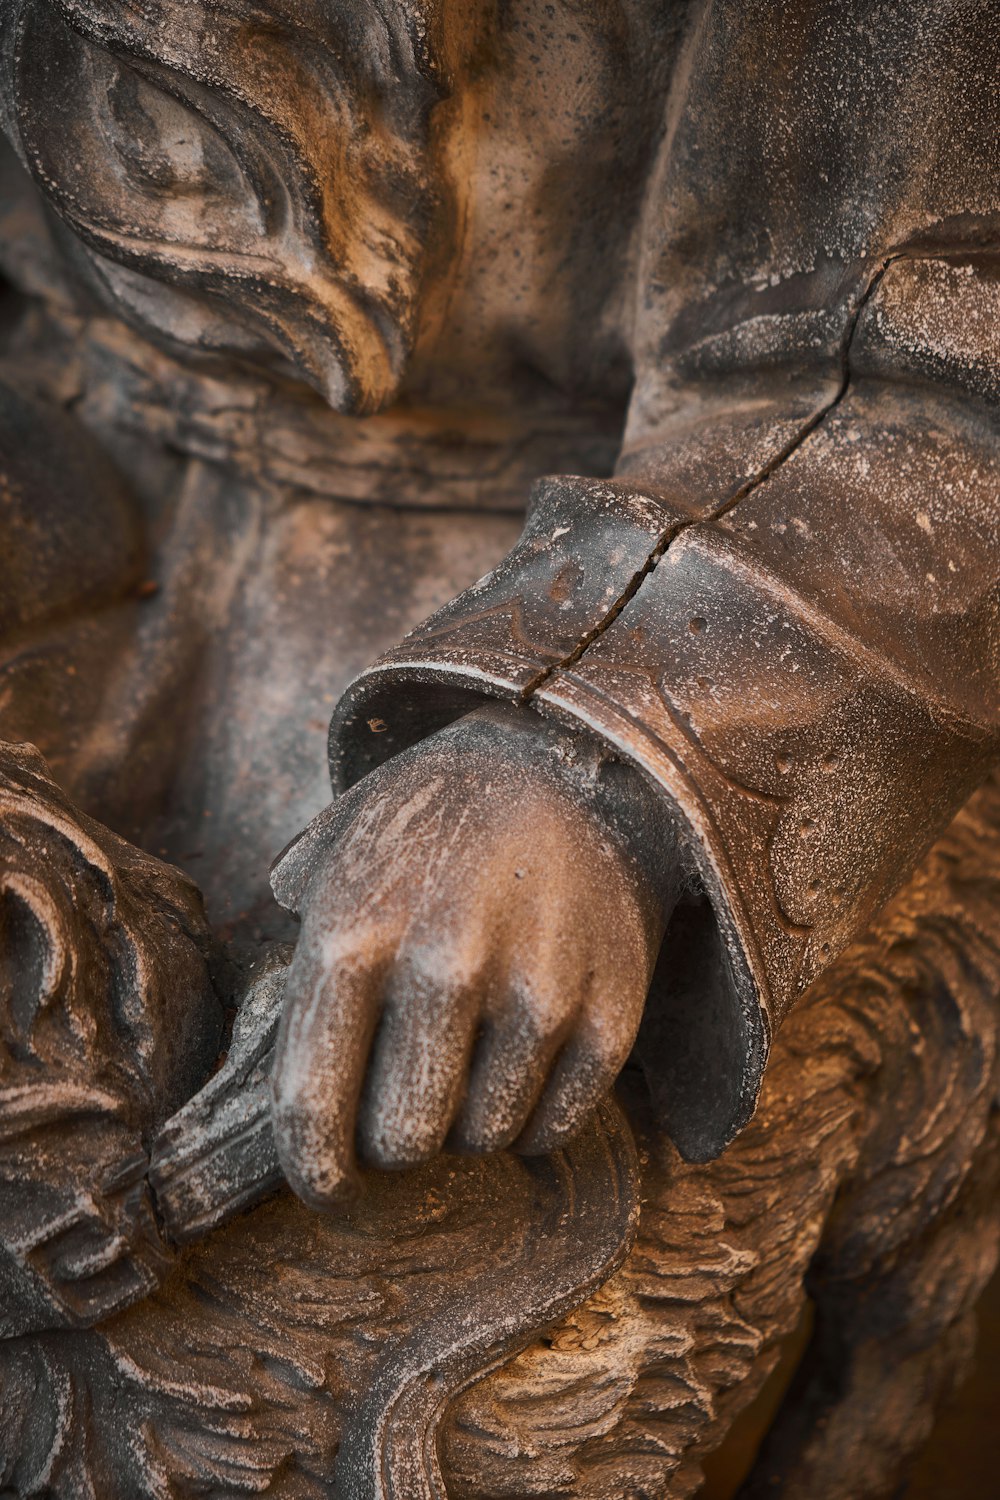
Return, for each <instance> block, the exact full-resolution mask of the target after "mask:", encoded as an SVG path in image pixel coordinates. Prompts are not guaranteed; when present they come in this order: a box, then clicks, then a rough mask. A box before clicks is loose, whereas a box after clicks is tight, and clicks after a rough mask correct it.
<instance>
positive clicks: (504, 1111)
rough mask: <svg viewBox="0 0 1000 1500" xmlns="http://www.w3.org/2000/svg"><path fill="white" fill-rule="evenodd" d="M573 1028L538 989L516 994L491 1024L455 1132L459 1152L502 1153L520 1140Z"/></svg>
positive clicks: (479, 1046) (475, 1056) (478, 1046)
mask: <svg viewBox="0 0 1000 1500" xmlns="http://www.w3.org/2000/svg"><path fill="white" fill-rule="evenodd" d="M571 1024H572V1016H571V1015H566V1014H565V1013H564V1012H563V1010H562V1007H561V1006H560V1005H559V1004H558V1003H557V1002H555V1001H553V1002H548V1001H546V1000H544V999H542V997H541V996H540V995H539V994H538V991H537V989H536V990H535V991H534V992H533V993H530V994H526V993H525V992H523V991H522V992H521V993H520V994H518V993H516V992H515V994H514V995H513V996H512V1000H511V1003H509V1004H508V1006H507V1008H506V1009H505V1011H504V1012H502V1013H501V1014H500V1015H499V1016H495V1017H493V1018H491V1019H489V1020H488V1021H487V1023H486V1025H485V1026H484V1028H483V1031H482V1034H481V1036H480V1038H479V1041H478V1042H477V1044H476V1047H475V1051H474V1054H473V1061H472V1067H471V1070H470V1074H469V1086H468V1091H467V1094H466V1097H465V1100H464V1102H463V1104H462V1107H461V1109H460V1111H459V1114H458V1118H457V1120H456V1123H455V1127H454V1130H453V1131H452V1138H451V1139H452V1144H453V1145H454V1147H455V1149H456V1150H459V1151H468V1152H472V1153H475V1154H479V1153H481V1152H487V1151H500V1150H503V1149H504V1147H506V1146H509V1145H510V1144H511V1142H512V1141H514V1140H515V1139H516V1138H517V1136H519V1135H520V1134H521V1131H522V1130H523V1129H524V1126H525V1124H526V1122H527V1120H528V1117H529V1115H530V1114H531V1112H532V1109H533V1108H534V1105H535V1101H536V1100H537V1098H538V1096H539V1094H540V1093H541V1091H542V1088H543V1086H544V1084H545V1080H546V1077H547V1075H548V1070H549V1067H550V1066H551V1063H552V1060H553V1058H554V1057H555V1056H556V1054H557V1052H558V1051H559V1048H560V1047H561V1046H562V1044H563V1042H564V1041H565V1038H566V1035H567V1032H568V1030H569V1027H570V1025H571Z"/></svg>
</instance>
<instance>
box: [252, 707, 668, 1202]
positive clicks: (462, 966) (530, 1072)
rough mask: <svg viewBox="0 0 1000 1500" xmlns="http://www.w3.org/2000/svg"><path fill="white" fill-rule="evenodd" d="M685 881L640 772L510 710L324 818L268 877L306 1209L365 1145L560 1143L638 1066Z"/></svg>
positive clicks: (417, 753) (416, 759)
mask: <svg viewBox="0 0 1000 1500" xmlns="http://www.w3.org/2000/svg"><path fill="white" fill-rule="evenodd" d="M650 819H658V820H659V822H660V824H662V825H663V826H662V827H661V828H659V829H657V830H651V829H650ZM640 829H643V830H644V831H645V835H646V836H645V837H644V838H640V837H639V830H640ZM651 832H655V833H656V835H657V836H656V837H650V833H651ZM650 846H653V847H654V848H655V850H656V853H655V856H652V857H651V856H650V854H649V852H648V850H649V848H650ZM643 851H645V852H643ZM652 859H655V867H654V864H653V863H652V862H651V860H652ZM674 864H675V842H674V839H673V834H672V829H671V826H670V825H669V823H668V822H667V821H666V819H665V815H664V813H663V811H662V809H661V808H660V807H659V806H658V805H657V803H656V802H655V801H654V799H653V797H652V796H650V795H648V794H647V792H646V790H645V787H644V784H643V783H642V782H641V781H640V780H639V778H638V777H637V776H636V775H635V773H633V772H631V771H628V770H627V769H626V768H625V767H624V766H622V765H620V764H618V763H617V762H615V761H613V760H611V759H610V758H609V757H608V756H607V755H606V754H603V753H602V752H600V751H599V750H598V749H597V748H596V747H591V746H590V745H588V744H584V743H582V742H581V741H580V739H579V738H577V737H571V736H569V735H567V734H564V733H562V732H561V731H559V730H555V729H552V728H550V727H548V726H547V725H546V723H545V721H544V720H542V719H541V718H539V717H538V716H537V715H535V714H533V713H530V712H529V711H528V710H526V709H509V708H506V707H502V706H499V705H497V706H493V707H489V708H485V709H482V710H480V711H478V712H477V713H474V714H471V715H469V716H468V717H467V718H465V719H462V720H460V721H459V722H458V723H457V724H455V725H453V726H452V727H451V728H449V729H446V730H444V731H442V732H441V733H439V734H437V735H435V736H433V737H432V738H431V739H429V740H426V741H424V742H423V743H422V744H420V745H418V746H416V747H414V748H413V749H411V750H409V751H407V752H405V753H404V754H402V755H400V756H398V757H396V758H395V759H394V760H392V761H391V762H389V763H388V764H387V765H386V766H384V767H383V768H382V769H380V770H378V771H376V772H373V773H372V774H371V775H370V776H368V777H367V778H365V780H364V781H363V782H361V783H360V784H359V785H358V786H356V787H355V788H354V789H353V790H352V791H350V792H349V793H347V795H346V796H344V797H343V798H342V799H341V800H340V801H339V802H337V803H335V804H334V805H333V806H332V807H330V808H328V809H327V810H326V812H324V813H323V814H321V815H320V817H319V818H317V819H316V820H315V821H314V822H313V824H312V825H311V826H310V827H309V829H307V830H306V832H305V833H304V834H303V835H302V836H301V838H300V839H299V840H298V841H297V842H296V843H295V844H293V845H292V846H291V847H290V849H289V850H288V851H286V853H285V854H284V855H283V856H282V858H281V859H280V860H279V862H278V865H277V867H276V870H275V872H274V877H273V879H274V885H275V891H276V893H277V895H278V899H279V900H280V901H282V902H283V904H285V905H287V906H289V907H291V908H293V909H295V910H298V911H300V912H301V914H302V933H301V936H300V938H299V942H298V947H297V950H296V953H295V958H294V960H293V963H292V966H291V970H290V973H289V978H288V986H287V991H286V1002H285V1011H284V1016H283V1021H282V1028H281V1035H280V1040H279V1046H278V1058H277V1064H276V1069H275V1082H274V1107H275V1122H276V1135H277V1141H278V1149H279V1154H280V1156H281V1160H282V1164H283V1167H284V1170H285V1172H286V1175H287V1177H288V1179H289V1181H290V1182H291V1184H292V1186H293V1187H294V1188H295V1190H296V1191H297V1192H298V1193H299V1194H300V1195H301V1196H302V1197H303V1198H305V1199H306V1200H307V1201H308V1202H310V1203H314V1204H316V1205H328V1204H331V1203H334V1202H336V1201H337V1200H338V1199H339V1198H340V1197H342V1196H343V1195H344V1193H345V1192H346V1191H349V1190H350V1186H351V1182H352V1178H353V1176H354V1172H355V1166H354V1161H355V1149H356V1147H357V1149H358V1150H359V1151H360V1153H361V1155H362V1157H363V1158H365V1159H367V1160H368V1161H370V1162H372V1163H374V1164H377V1165H379V1166H382V1167H406V1166H411V1165H413V1164H415V1163H418V1162H421V1161H424V1160H426V1159H427V1158H428V1157H430V1156H432V1155H433V1154H434V1153H435V1152H437V1151H439V1150H440V1149H441V1148H442V1147H443V1146H445V1145H446V1144H447V1145H448V1146H449V1147H450V1148H452V1149H457V1150H460V1151H471V1152H483V1151H493V1150H498V1149H500V1148H502V1147H506V1146H510V1145H514V1146H516V1147H517V1149H518V1150H522V1151H526V1152H536V1151H547V1150H552V1149H555V1148H556V1147H558V1146H559V1145H560V1144H562V1143H563V1142H564V1141H566V1140H567V1139H568V1138H569V1137H570V1136H571V1135H572V1134H573V1132H574V1131H575V1130H576V1129H577V1128H578V1127H579V1126H580V1125H581V1124H582V1123H583V1121H584V1120H585V1118H586V1116H587V1114H588V1113H589V1111H590V1110H591V1109H592V1108H593V1106H594V1105H595V1104H596V1103H597V1101H598V1100H599V1099H600V1098H601V1097H602V1095H603V1094H604V1093H606V1091H607V1090H608V1089H609V1088H610V1087H611V1085H612V1084H613V1082H614V1080H615V1077H616V1075H617V1073H618V1070H619V1069H620V1068H621V1066H622V1064H623V1063H624V1061H625V1059H626V1057H627V1056H628V1053H629V1050H630V1048H631V1046H632V1043H633V1040H634V1038H635V1033H636V1030H637V1028H638V1025H639V1020H640V1017H641V1013H642V1007H643V1002H644V1000H645V996H646V991H647V989H648V986H649V981H650V977H651V974H652V969H653V965H654V963H655V960H656V955H657V951H658V948H659V945H660V942H661V939H662V935H663V931H664V926H665V922H666V918H667V914H668V907H669V904H670V903H669V899H668V900H665V898H664V892H668V893H669V892H671V891H672V889H673V886H674V884H675V881H674V880H673V878H672V871H673V867H674Z"/></svg>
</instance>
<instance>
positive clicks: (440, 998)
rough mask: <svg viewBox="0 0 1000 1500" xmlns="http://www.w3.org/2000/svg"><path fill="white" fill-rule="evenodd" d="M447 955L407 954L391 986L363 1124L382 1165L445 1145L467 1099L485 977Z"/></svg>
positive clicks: (363, 1144) (365, 1149)
mask: <svg viewBox="0 0 1000 1500" xmlns="http://www.w3.org/2000/svg"><path fill="white" fill-rule="evenodd" d="M446 954H447V950H445V954H442V952H441V950H440V948H436V949H431V950H430V951H424V952H423V953H420V952H418V953H417V954H416V955H413V956H409V955H404V957H403V959H402V960H401V961H400V962H399V963H398V964H397V966H396V969H395V970H394V972H393V974H392V976H391V978H390V981H389V983H388V986H387V990H386V995H385V1003H384V1008H383V1012H382V1019H381V1022H380V1024H379V1029H378V1035H377V1037H376V1039H375V1046H374V1050H373V1053H372V1060H371V1064H370V1067H369V1070H368V1077H367V1079H366V1082H365V1088H364V1093H363V1096H362V1103H361V1114H360V1118H359V1123H358V1143H359V1146H360V1149H361V1151H362V1153H363V1155H364V1156H365V1157H366V1159H367V1160H369V1161H371V1162H372V1163H373V1164H374V1165H376V1166H380V1167H387V1168H399V1167H409V1166H415V1165H416V1164H417V1163H418V1162H422V1161H427V1160H428V1159H429V1158H430V1157H431V1156H433V1155H434V1154H435V1153H436V1152H438V1151H440V1150H441V1147H442V1146H443V1145H444V1142H445V1138H446V1136H447V1134H448V1131H449V1129H450V1127H451V1123H452V1120H453V1119H454V1117H455V1114H456V1113H457V1111H458V1107H459V1104H460V1102H461V1099H462V1095H463V1091H464V1086H465V1078H466V1074H467V1070H468V1065H469V1055H470V1053H471V1051H472V1044H473V1040H474V1038H475V1032H476V1026H477V1019H478V1013H479V993H480V983H479V980H478V977H477V976H475V975H467V974H466V973H463V972H462V969H461V967H460V966H457V965H455V964H454V963H453V962H449V961H448V959H447V957H446Z"/></svg>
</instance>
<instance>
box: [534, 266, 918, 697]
mask: <svg viewBox="0 0 1000 1500" xmlns="http://www.w3.org/2000/svg"><path fill="white" fill-rule="evenodd" d="M903 258H904V257H903V256H902V255H899V254H897V255H889V256H886V258H885V259H884V260H883V261H882V262H881V264H880V265H879V267H878V269H877V270H876V271H875V272H874V273H873V275H872V276H871V277H870V278H869V280H868V283H867V285H866V286H865V288H864V291H863V292H862V293H861V295H860V297H859V298H858V300H857V302H856V304H855V306H854V310H853V312H852V313H851V316H850V318H849V319H848V321H847V326H846V328H845V329H844V333H843V336H842V338H841V344H840V379H839V382H838V385H837V389H836V391H835V392H834V394H833V395H832V396H831V398H830V400H829V401H827V402H825V403H824V405H822V406H821V407H820V408H819V410H818V411H816V412H814V413H813V415H812V416H811V417H810V418H809V420H808V421H807V422H805V423H804V424H803V425H802V427H800V428H799V430H798V432H796V433H795V435H794V436H793V437H792V438H790V439H789V441H788V442H787V443H786V444H785V445H784V447H782V448H780V449H779V450H778V452H777V453H776V454H775V455H774V457H773V458H772V459H770V460H769V461H768V463H766V464H765V465H764V466H763V467H762V468H761V469H759V470H758V471H757V473H756V474H753V475H751V477H750V478H749V479H748V480H746V482H745V483H744V484H742V485H741V486H740V487H739V489H738V490H736V491H735V493H734V494H732V495H730V496H729V498H728V499H727V500H724V501H723V502H722V503H721V504H719V505H717V506H716V508H715V509H714V510H712V511H710V512H709V514H708V515H707V516H701V517H699V518H697V519H695V518H694V517H692V518H690V519H689V520H683V521H675V522H674V523H673V524H672V525H671V526H670V527H668V528H667V530H666V531H664V532H663V534H662V535H661V536H660V537H659V539H658V540H657V542H656V545H655V546H654V547H653V549H652V551H651V552H650V553H649V555H648V556H647V558H646V560H645V561H644V563H643V564H642V567H641V568H638V569H637V570H636V572H635V573H633V574H632V577H631V578H630V579H629V581H628V583H627V584H626V586H625V588H624V589H623V590H622V592H621V593H620V594H619V596H618V598H617V599H616V600H615V602H614V603H613V604H612V605H611V606H610V608H609V609H608V610H607V611H606V613H605V614H604V615H602V616H601V618H600V620H599V621H598V622H597V624H596V625H595V626H594V627H593V629H592V630H588V631H587V632H586V634H585V635H583V636H581V637H580V639H579V641H578V642H577V643H576V645H575V646H574V647H573V650H572V651H570V652H569V654H568V655H567V656H564V657H562V658H561V659H560V660H559V661H557V662H554V663H553V664H552V665H551V666H548V667H543V668H542V670H541V671H540V672H537V673H536V674H535V676H534V677H533V678H532V679H531V681H530V682H528V683H527V684H526V685H525V686H524V687H523V688H522V689H521V702H522V703H528V702H529V701H530V699H531V698H532V696H533V695H534V694H535V693H537V692H539V691H540V690H541V689H542V688H543V687H544V686H545V685H546V683H547V682H549V681H550V680H551V678H553V677H554V676H555V675H556V674H557V673H558V672H563V671H566V670H567V669H568V668H570V667H573V666H575V665H576V663H577V662H578V661H579V660H580V658H581V657H582V656H583V655H584V653H585V652H586V651H588V650H589V649H590V647H591V646H592V645H593V644H594V642H595V641H596V640H598V639H599V638H600V637H601V636H602V635H603V634H604V632H605V631H606V630H608V629H609V628H610V627H611V626H612V625H613V624H614V623H615V621H616V620H617V619H618V616H619V615H620V614H621V613H622V611H623V610H624V609H625V608H626V606H627V605H629V604H630V603H631V601H632V600H633V599H634V598H635V596H636V594H637V593H638V592H639V590H640V589H641V588H642V585H643V584H644V583H645V581H646V579H647V578H648V577H649V575H650V574H651V573H652V572H654V571H655V569H656V568H657V567H658V566H659V564H660V562H661V561H662V560H663V558H664V557H665V556H666V554H667V552H668V551H669V549H670V547H671V546H672V544H673V543H674V542H675V541H676V540H677V538H678V537H679V536H681V535H683V534H684V532H686V531H689V530H690V529H691V527H693V526H703V525H705V524H706V523H711V522H713V521H718V520H720V519H721V517H723V516H726V515H729V513H730V511H732V510H734V509H735V508H736V506H737V505H739V504H740V503H741V502H742V501H743V500H745V499H746V498H747V496H748V495H750V494H752V493H753V492H754V490H756V489H759V488H760V486H761V485H762V484H766V483H767V481H768V480H769V479H770V478H771V476H772V474H774V473H775V472H776V471H777V470H778V469H780V468H781V466H782V465H783V464H785V463H787V462H788V460H789V459H790V458H791V457H792V455H793V454H794V453H796V452H797V451H798V449H799V448H801V447H802V445H803V443H805V442H806V441H807V440H808V439H809V438H810V437H811V436H812V434H813V433H814V432H815V431H816V429H817V428H818V427H819V426H820V425H821V424H822V423H823V422H824V421H825V420H826V418H827V417H828V416H829V415H830V413H831V412H832V411H835V410H836V408H837V407H838V406H839V405H840V404H841V402H842V401H843V400H844V397H845V396H846V395H847V392H848V390H849V389H850V385H851V347H852V345H853V343H854V338H855V335H856V333H857V330H858V324H859V322H860V321H861V314H862V313H863V312H864V310H865V307H866V306H867V305H868V302H869V301H870V300H871V298H872V296H873V295H874V294H875V292H876V290H877V289H878V286H879V283H880V282H881V280H882V278H883V276H884V275H885V273H886V271H887V270H888V269H889V267H890V266H891V265H892V264H893V262H894V261H897V260H902V259H903Z"/></svg>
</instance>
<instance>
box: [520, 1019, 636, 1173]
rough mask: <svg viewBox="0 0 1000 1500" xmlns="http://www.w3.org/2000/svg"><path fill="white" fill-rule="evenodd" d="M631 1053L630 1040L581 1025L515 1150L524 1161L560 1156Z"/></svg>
mask: <svg viewBox="0 0 1000 1500" xmlns="http://www.w3.org/2000/svg"><path fill="white" fill-rule="evenodd" d="M631 1047H632V1038H631V1035H629V1034H625V1035H620V1034H618V1035H616V1034H615V1032H612V1033H611V1034H610V1035H609V1034H608V1032H607V1030H606V1029H604V1028H596V1027H594V1026H591V1025H589V1024H584V1025H582V1026H581V1027H580V1028H579V1029H578V1030H577V1031H576V1033H575V1034H574V1035H573V1036H572V1037H570V1039H569V1041H568V1042H567V1043H566V1045H565V1047H564V1048H563V1049H562V1051H561V1052H560V1054H559V1056H558V1058H557V1059H556V1062H555V1064H554V1066H553V1068H552V1072H551V1075H550V1077H549V1080H548V1083H547V1084H546V1085H545V1088H544V1090H543V1091H542V1094H541V1096H540V1098H539V1100H538V1103H537V1105H536V1107H535V1109H534V1111H533V1113H532V1115H531V1118H530V1120H529V1121H528V1123H527V1125H526V1126H525V1129H524V1130H523V1131H522V1132H521V1134H520V1135H519V1136H518V1138H517V1140H516V1141H515V1142H514V1149H515V1150H517V1151H520V1152H522V1153H523V1154H524V1155H525V1156H535V1155H541V1154H543V1153H545V1152H549V1151H559V1150H561V1149H562V1147H563V1146H565V1145H567V1144H568V1143H569V1142H570V1141H571V1140H572V1139H573V1137H574V1136H575V1135H577V1134H578V1133H579V1131H580V1130H581V1129H582V1127H583V1126H584V1125H585V1124H586V1122H587V1120H588V1118H589V1117H590V1115H591V1114H592V1113H593V1111H594V1109H595V1108H596V1106H597V1105H598V1104H599V1103H600V1101H601V1100H602V1099H603V1098H604V1096H605V1095H606V1094H608V1093H610V1091H611V1089H612V1088H613V1087H614V1084H615V1080H616V1078H617V1077H618V1074H619V1073H620V1072H621V1070H622V1068H623V1067H624V1065H625V1062H626V1060H627V1058H628V1055H629V1052H630V1051H631Z"/></svg>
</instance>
